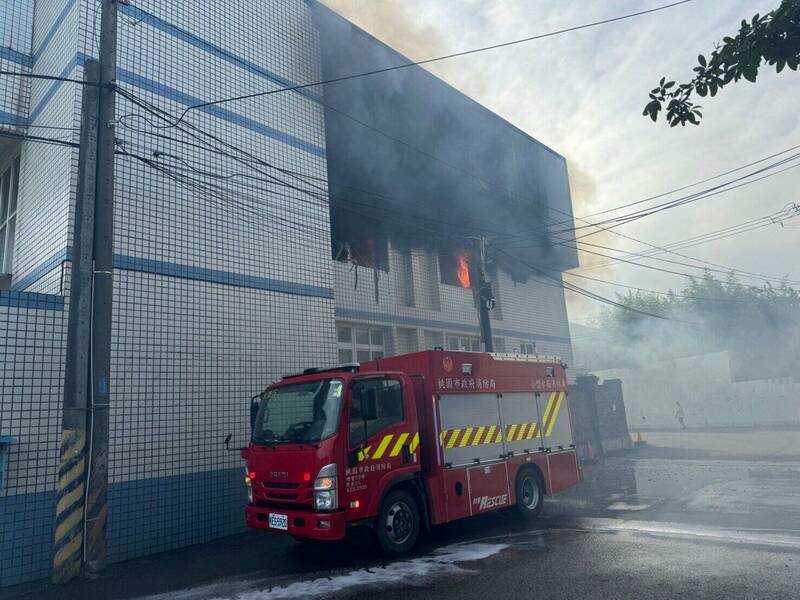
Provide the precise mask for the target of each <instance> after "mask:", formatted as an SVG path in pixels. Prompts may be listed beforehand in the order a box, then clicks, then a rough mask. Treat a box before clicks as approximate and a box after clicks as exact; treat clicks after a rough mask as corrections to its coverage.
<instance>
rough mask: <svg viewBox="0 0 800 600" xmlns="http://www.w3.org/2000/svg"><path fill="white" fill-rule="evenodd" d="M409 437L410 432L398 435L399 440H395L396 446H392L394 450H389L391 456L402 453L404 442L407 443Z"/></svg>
mask: <svg viewBox="0 0 800 600" xmlns="http://www.w3.org/2000/svg"><path fill="white" fill-rule="evenodd" d="M407 439H408V434H407V433H401V434H400V435H399V436H397V441H396V442H395V444H394V447H393V448H392V451H391V452H389V456H392V457H393V456H397V455H398V454H400V451H401V450H402V449H403V444H405V443H406V440H407Z"/></svg>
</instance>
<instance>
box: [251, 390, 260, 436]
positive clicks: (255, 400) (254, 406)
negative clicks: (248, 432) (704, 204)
mask: <svg viewBox="0 0 800 600" xmlns="http://www.w3.org/2000/svg"><path fill="white" fill-rule="evenodd" d="M259 408H261V394H256V395H255V396H253V397H252V398H250V429H253V427H255V426H256V417H257V416H258V409H259Z"/></svg>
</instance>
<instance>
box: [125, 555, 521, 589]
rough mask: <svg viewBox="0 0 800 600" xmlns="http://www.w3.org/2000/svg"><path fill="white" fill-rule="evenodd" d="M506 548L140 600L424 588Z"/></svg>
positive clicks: (240, 582) (233, 583)
mask: <svg viewBox="0 0 800 600" xmlns="http://www.w3.org/2000/svg"><path fill="white" fill-rule="evenodd" d="M507 547H508V544H487V543H469V542H468V543H463V544H453V545H450V546H445V547H443V548H439V549H437V550H435V551H434V552H432V553H431V554H429V555H427V556H421V557H419V558H412V559H409V560H401V561H396V562H391V563H388V564H386V565H383V566H376V567H369V568H364V569H356V570H352V571H349V572H346V573H341V574H337V575H330V576H325V577H317V578H315V579H309V580H304V581H295V582H291V583H286V584H284V585H275V584H277V583H278V581H277V580H276V579H272V580H270V579H249V580H248V579H236V580H229V581H222V582H218V583H213V584H210V585H207V586H201V587H196V588H191V589H187V590H181V591H178V592H173V593H166V594H159V595H157V596H147V597H145V598H140V599H139V600H233V599H235V600H285V599H292V600H294V599H296V598H318V597H320V596H330V595H332V594H336V593H339V592H342V591H344V590H348V589H354V588H365V587H373V586H374V587H380V588H385V587H386V586H391V585H421V584H423V583H425V582H426V581H429V580H430V579H432V578H434V577H441V576H444V575H453V574H459V575H463V574H468V573H474V572H475V571H472V570H470V569H466V568H464V567H462V566H459V564H458V563H464V562H471V561H478V560H483V559H486V558H489V557H490V556H494V555H495V554H498V553H499V552H501V551H502V550H503V549H505V548H507ZM280 581H281V582H283V581H286V578H280Z"/></svg>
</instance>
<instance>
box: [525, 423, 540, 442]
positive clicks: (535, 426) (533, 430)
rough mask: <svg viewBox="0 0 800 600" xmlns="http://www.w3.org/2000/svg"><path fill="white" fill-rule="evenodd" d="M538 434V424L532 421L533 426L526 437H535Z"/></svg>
mask: <svg viewBox="0 0 800 600" xmlns="http://www.w3.org/2000/svg"><path fill="white" fill-rule="evenodd" d="M538 435H539V424H538V423H534V424H533V427H531V431H530V433H529V434H528V439H531V438H535V437H537V436H538Z"/></svg>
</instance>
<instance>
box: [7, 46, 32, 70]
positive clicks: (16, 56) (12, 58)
mask: <svg viewBox="0 0 800 600" xmlns="http://www.w3.org/2000/svg"><path fill="white" fill-rule="evenodd" d="M0 59H4V60H7V61H9V62H13V63H16V64H18V65H20V66H22V67H27V68H28V69H30V68H31V65H32V64H33V59H32V58H31V56H30V54H25V53H24V52H20V51H19V50H14V49H13V48H9V47H7V46H2V47H0Z"/></svg>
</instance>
